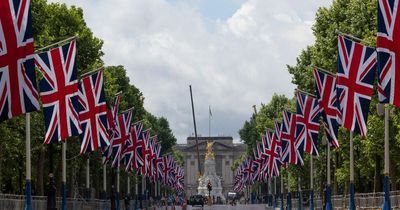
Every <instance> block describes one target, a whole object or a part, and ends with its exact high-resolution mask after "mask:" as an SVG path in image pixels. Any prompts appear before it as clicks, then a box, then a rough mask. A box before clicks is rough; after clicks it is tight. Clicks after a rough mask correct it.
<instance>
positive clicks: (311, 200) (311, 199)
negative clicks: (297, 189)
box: [310, 155, 314, 210]
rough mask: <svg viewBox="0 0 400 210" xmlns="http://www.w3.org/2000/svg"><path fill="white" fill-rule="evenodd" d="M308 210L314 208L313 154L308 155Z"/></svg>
mask: <svg viewBox="0 0 400 210" xmlns="http://www.w3.org/2000/svg"><path fill="white" fill-rule="evenodd" d="M310 210H314V167H313V155H310Z"/></svg>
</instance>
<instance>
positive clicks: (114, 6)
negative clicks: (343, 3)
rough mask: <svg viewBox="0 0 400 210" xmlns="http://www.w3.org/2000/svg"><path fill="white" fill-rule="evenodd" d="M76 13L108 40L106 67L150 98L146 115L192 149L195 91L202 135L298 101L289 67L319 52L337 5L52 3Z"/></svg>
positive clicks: (177, 0)
mask: <svg viewBox="0 0 400 210" xmlns="http://www.w3.org/2000/svg"><path fill="white" fill-rule="evenodd" d="M52 1H61V2H65V3H67V4H68V5H76V6H79V7H82V8H83V10H84V17H85V20H86V22H87V24H88V26H89V27H90V28H91V29H92V31H93V32H94V34H95V35H96V36H97V37H99V38H101V39H103V40H104V47H103V51H104V52H105V55H104V57H103V59H104V61H105V63H106V65H124V66H125V68H126V69H127V71H128V75H129V77H130V80H131V83H132V84H134V85H135V86H136V87H138V88H139V89H140V90H141V91H142V92H143V94H144V96H145V108H146V109H147V110H149V111H150V112H151V113H153V114H155V115H156V116H164V117H166V118H167V119H168V120H169V122H170V126H171V128H172V130H173V132H174V134H175V136H176V137H177V139H178V143H184V142H185V141H186V137H187V136H189V135H191V134H192V133H193V132H194V131H193V121H192V115H191V105H190V94H189V84H191V85H192V88H193V97H194V102H195V111H196V120H197V122H198V123H197V127H198V133H199V134H200V135H202V136H206V135H208V113H209V112H208V107H209V106H211V110H212V115H213V117H212V121H211V133H212V135H228V136H233V138H234V139H235V140H237V141H238V140H239V135H238V130H239V129H240V128H241V126H242V125H243V123H244V121H245V120H247V119H249V117H250V116H251V113H252V111H253V110H252V105H253V104H255V105H257V106H258V107H259V105H260V104H261V103H268V102H269V101H270V99H271V97H272V95H273V94H274V93H278V94H286V95H287V96H288V97H292V95H293V89H294V86H293V85H292V84H291V83H290V81H291V76H290V75H289V73H288V72H287V69H286V67H285V66H286V64H291V65H293V64H295V59H296V56H297V55H298V54H299V53H300V51H301V49H303V48H305V47H306V46H307V45H309V44H312V43H313V41H314V38H313V36H312V31H311V26H312V24H313V22H314V18H315V12H316V11H317V9H318V8H319V7H322V6H329V5H330V4H331V1H332V0H302V1H298V0H279V1H276V0H115V1H112V0H96V1H95V0H92V1H90V0H85V1H82V0H52Z"/></svg>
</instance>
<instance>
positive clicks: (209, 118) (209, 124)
mask: <svg viewBox="0 0 400 210" xmlns="http://www.w3.org/2000/svg"><path fill="white" fill-rule="evenodd" d="M208 110H209V113H208V138H210V137H211V107H210V106H208Z"/></svg>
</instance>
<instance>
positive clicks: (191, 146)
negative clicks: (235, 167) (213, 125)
mask: <svg viewBox="0 0 400 210" xmlns="http://www.w3.org/2000/svg"><path fill="white" fill-rule="evenodd" d="M198 140H199V153H200V166H201V171H202V172H204V158H205V154H206V146H207V141H208V140H211V141H214V142H215V143H214V146H213V149H214V153H215V162H216V172H217V175H218V176H220V177H221V178H222V187H223V191H222V193H223V194H224V195H225V196H226V195H227V193H228V192H229V191H232V188H233V185H234V179H233V171H232V170H231V166H232V164H233V162H234V161H235V160H236V159H237V158H238V157H239V156H240V155H242V154H243V153H245V151H246V145H244V144H242V143H233V138H232V137H230V136H212V137H198ZM175 148H176V149H177V150H179V151H181V152H182V153H183V157H184V162H185V163H184V164H185V165H184V168H185V192H186V195H188V196H190V195H195V194H197V187H198V174H197V171H198V170H197V151H196V140H195V138H194V137H188V138H187V143H186V144H178V145H176V146H175Z"/></svg>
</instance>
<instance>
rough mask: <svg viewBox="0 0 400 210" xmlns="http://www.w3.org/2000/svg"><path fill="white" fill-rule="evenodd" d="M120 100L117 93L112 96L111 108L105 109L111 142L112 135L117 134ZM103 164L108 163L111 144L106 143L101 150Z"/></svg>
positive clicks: (110, 154)
mask: <svg viewBox="0 0 400 210" xmlns="http://www.w3.org/2000/svg"><path fill="white" fill-rule="evenodd" d="M120 101H121V96H120V94H117V95H116V96H115V98H114V105H113V106H111V110H107V128H108V135H109V138H110V141H111V144H112V139H113V138H114V136H117V135H119V133H118V129H117V125H118V109H119V102H120ZM102 153H103V157H105V158H104V159H103V164H106V163H108V161H110V159H111V156H112V149H111V146H110V145H108V146H107V147H104V149H103V151H102Z"/></svg>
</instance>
